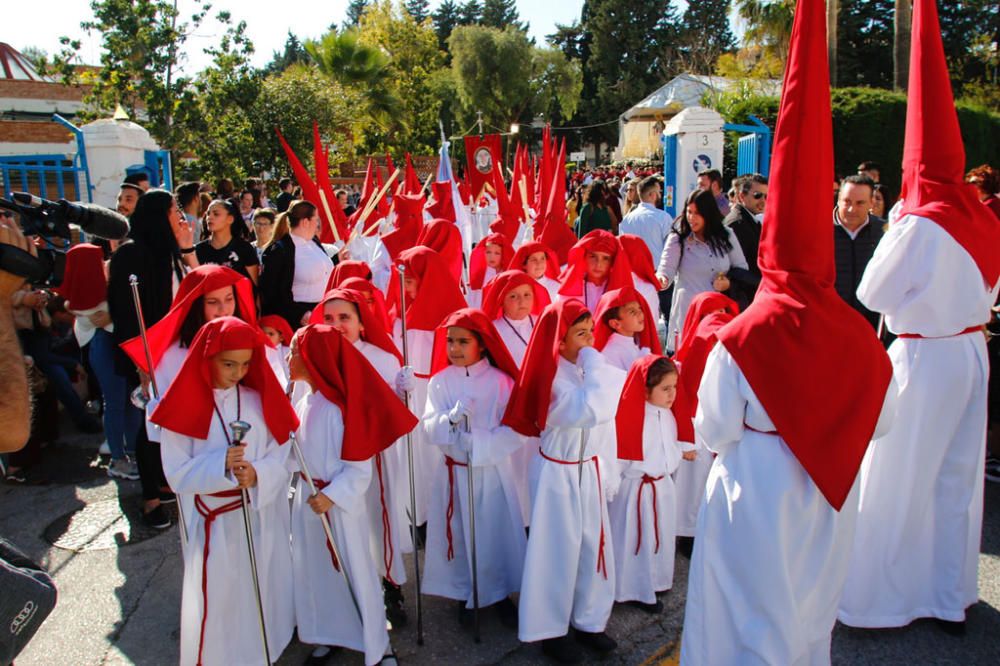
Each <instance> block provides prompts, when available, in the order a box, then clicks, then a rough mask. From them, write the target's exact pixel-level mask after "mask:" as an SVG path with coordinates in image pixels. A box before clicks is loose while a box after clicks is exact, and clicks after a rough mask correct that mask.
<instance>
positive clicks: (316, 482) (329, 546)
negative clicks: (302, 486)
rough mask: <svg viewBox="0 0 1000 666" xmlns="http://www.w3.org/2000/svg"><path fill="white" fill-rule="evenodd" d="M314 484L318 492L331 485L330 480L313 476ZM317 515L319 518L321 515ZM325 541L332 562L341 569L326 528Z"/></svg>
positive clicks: (338, 569)
mask: <svg viewBox="0 0 1000 666" xmlns="http://www.w3.org/2000/svg"><path fill="white" fill-rule="evenodd" d="M313 485H315V486H316V492H317V493H318V492H319V491H321V490H323V489H324V488H326V487H327V486H328V485H330V482H329V481H324V480H323V479H317V478H316V477H313ZM316 517H317V518H319V516H316ZM322 527H323V526H322V525H320V528H322ZM330 528H331V529H332V528H333V525H331V526H330ZM323 542H324V543H326V549H327V550H328V551H329V552H330V562H331V563H333V568H334V570H335V571H340V563H339V562H337V554H336V553H334V552H333V545H332V544H331V543H330V539H329V537H327V536H326V530H324V531H323Z"/></svg>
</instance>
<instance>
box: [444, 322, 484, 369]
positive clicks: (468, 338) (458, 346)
mask: <svg viewBox="0 0 1000 666" xmlns="http://www.w3.org/2000/svg"><path fill="white" fill-rule="evenodd" d="M446 342H447V343H448V360H449V361H451V364H452V365H457V366H458V367H460V368H465V367H468V366H470V365H473V364H475V363H478V362H479V361H480V360H481V359H482V358H483V348H482V347H481V346H480V344H479V340H478V339H477V338H476V336H475V335H474V334H473V333H472V331H470V330H469V329H467V328H462V327H461V326H449V327H448V337H447V339H446Z"/></svg>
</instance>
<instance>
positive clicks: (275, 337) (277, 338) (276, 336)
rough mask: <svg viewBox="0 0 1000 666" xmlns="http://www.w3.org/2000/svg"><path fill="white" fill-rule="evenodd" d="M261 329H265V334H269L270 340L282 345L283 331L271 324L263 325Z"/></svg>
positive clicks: (276, 344) (275, 344)
mask: <svg viewBox="0 0 1000 666" xmlns="http://www.w3.org/2000/svg"><path fill="white" fill-rule="evenodd" d="M261 330H263V331H264V335H266V336H267V339H268V340H270V341H271V343H272V344H273V345H274V346H275V347H280V346H281V333H279V332H278V329H276V328H271V327H270V326H261Z"/></svg>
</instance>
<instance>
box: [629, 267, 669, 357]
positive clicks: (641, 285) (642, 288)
mask: <svg viewBox="0 0 1000 666" xmlns="http://www.w3.org/2000/svg"><path fill="white" fill-rule="evenodd" d="M632 284H633V285H635V290H636V291H638V292H639V293H640V294H641V295H642V297H643V298H644V299H645V300H646V305H648V306H649V313H650V314H651V315H653V321H652V322H650V323H648V324H647V325H648V326H652V327H654V328H656V323H657V322H658V321H660V297H659V295H658V293H657V291H656V287H654V286H653V285H651V284H649V283H648V282H646V281H645V280H643V279H641V278H640V277H639V276H637V275H634V274H633V275H632ZM656 353H657V354H659V353H662V350H660V349H657V350H656Z"/></svg>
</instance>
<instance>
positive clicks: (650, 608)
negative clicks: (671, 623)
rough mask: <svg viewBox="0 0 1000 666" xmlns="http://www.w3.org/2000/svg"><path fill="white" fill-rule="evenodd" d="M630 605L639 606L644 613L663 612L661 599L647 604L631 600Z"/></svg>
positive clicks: (657, 613)
mask: <svg viewBox="0 0 1000 666" xmlns="http://www.w3.org/2000/svg"><path fill="white" fill-rule="evenodd" d="M628 605H629V606H632V607H633V608H638V609H639V610H641V611H643V612H644V613H649V614H650V615H659V614H660V613H662V612H663V602H662V601H660V600H659V599H657V600H656V603H652V604H645V603H643V602H641V601H630V602H628Z"/></svg>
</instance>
